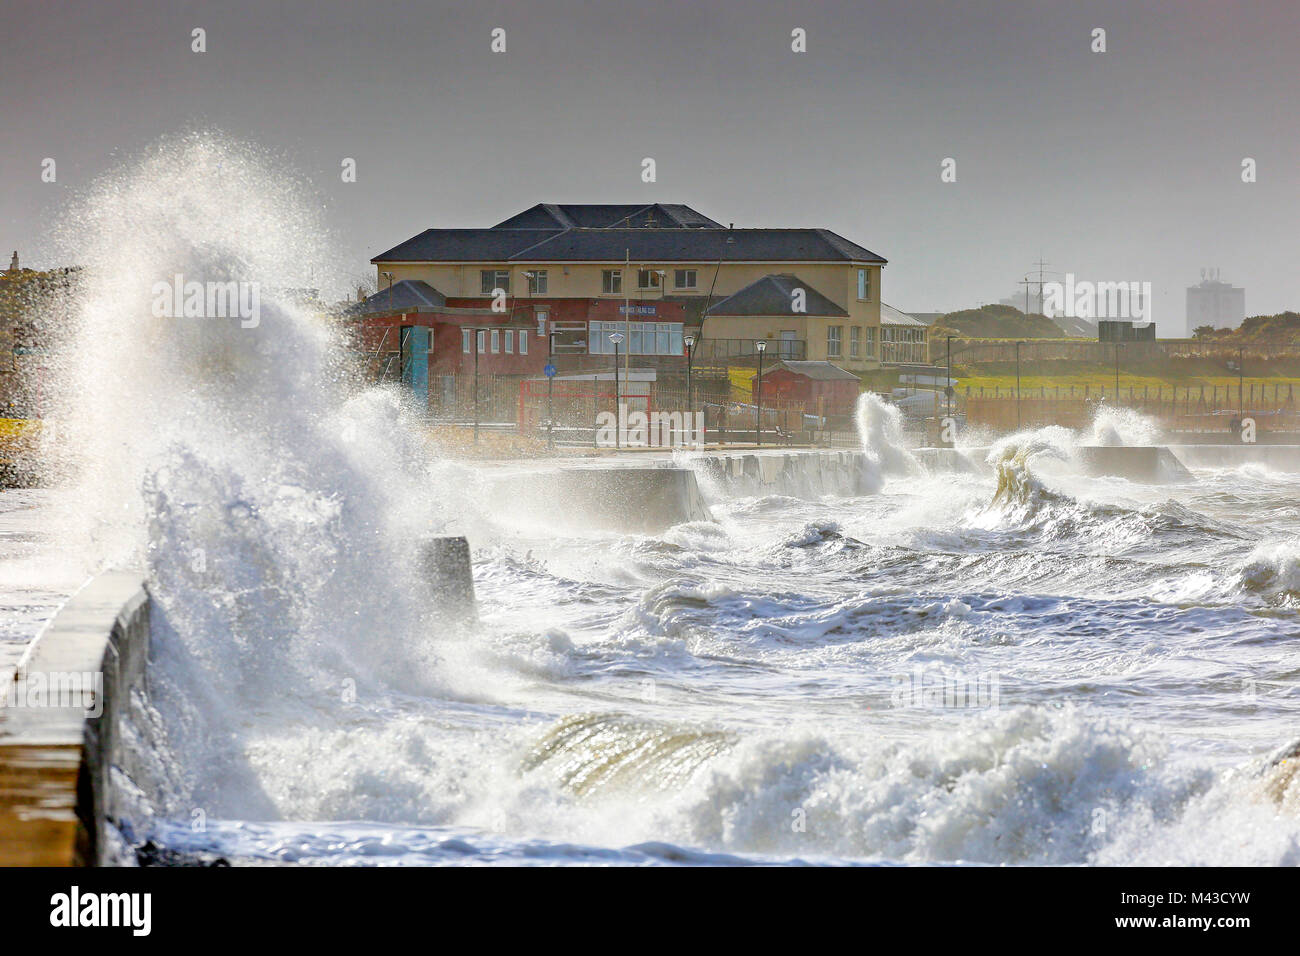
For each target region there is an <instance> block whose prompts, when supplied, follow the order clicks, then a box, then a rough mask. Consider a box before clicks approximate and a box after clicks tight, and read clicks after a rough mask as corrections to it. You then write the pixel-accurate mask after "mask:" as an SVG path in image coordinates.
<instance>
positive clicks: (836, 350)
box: [826, 325, 844, 358]
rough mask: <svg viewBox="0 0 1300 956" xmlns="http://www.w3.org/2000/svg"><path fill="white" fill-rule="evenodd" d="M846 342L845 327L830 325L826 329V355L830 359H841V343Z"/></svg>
mask: <svg viewBox="0 0 1300 956" xmlns="http://www.w3.org/2000/svg"><path fill="white" fill-rule="evenodd" d="M843 340H844V326H842V325H828V326H827V327H826V355H827V357H828V358H839V357H840V343H841V342H842V341H843Z"/></svg>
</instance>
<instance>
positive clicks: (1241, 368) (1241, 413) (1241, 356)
mask: <svg viewBox="0 0 1300 956" xmlns="http://www.w3.org/2000/svg"><path fill="white" fill-rule="evenodd" d="M1245 374H1246V350H1245V349H1244V348H1239V349H1237V417H1238V418H1240V419H1242V421H1245V417H1246V406H1245V404H1244V402H1243V401H1242V397H1241V390H1242V384H1241V383H1242V376H1244V375H1245Z"/></svg>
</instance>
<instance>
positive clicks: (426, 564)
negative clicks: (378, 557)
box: [420, 538, 478, 624]
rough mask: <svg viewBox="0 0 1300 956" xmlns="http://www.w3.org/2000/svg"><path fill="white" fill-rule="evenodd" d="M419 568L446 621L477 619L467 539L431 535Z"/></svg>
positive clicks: (466, 622)
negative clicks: (432, 536)
mask: <svg viewBox="0 0 1300 956" xmlns="http://www.w3.org/2000/svg"><path fill="white" fill-rule="evenodd" d="M420 567H421V569H422V570H423V571H424V577H425V580H426V581H427V582H428V587H429V591H430V593H432V595H433V598H434V602H435V605H436V607H437V609H438V612H439V613H440V614H441V615H442V616H443V618H444V619H445V620H447V621H449V622H455V623H458V624H475V623H477V622H478V609H477V607H476V605H475V601H474V571H473V565H472V564H471V562H470V557H469V541H468V540H466V539H465V538H431V539H430V540H429V541H428V542H426V543H425V545H424V547H423V548H422V549H421V553H420Z"/></svg>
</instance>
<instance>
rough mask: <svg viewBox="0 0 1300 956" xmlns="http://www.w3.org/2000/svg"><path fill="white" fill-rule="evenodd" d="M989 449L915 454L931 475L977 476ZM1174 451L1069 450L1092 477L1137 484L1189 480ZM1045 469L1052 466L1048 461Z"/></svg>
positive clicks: (930, 450)
mask: <svg viewBox="0 0 1300 956" xmlns="http://www.w3.org/2000/svg"><path fill="white" fill-rule="evenodd" d="M989 451H990V449H989V448H987V447H971V448H920V449H917V450H916V451H915V452H914V453H913V454H915V456H916V459H917V460H918V461H919V462H921V464H922V465H923V466H924V467H925V469H926V471H928V472H930V473H932V474H950V473H966V474H969V473H978V472H986V471H989V465H988V463H987V461H986V459H987V457H988V454H989ZM1182 453H1183V449H1182V448H1178V449H1177V452H1175V451H1174V450H1171V449H1170V448H1168V447H1166V446H1164V445H1080V446H1078V447H1076V448H1074V449H1073V450H1072V451H1071V460H1072V462H1073V466H1074V467H1075V468H1077V469H1078V470H1079V471H1081V472H1083V473H1084V474H1085V475H1090V476H1092V477H1094V478H1103V477H1114V478H1127V479H1128V480H1129V481H1140V482H1172V481H1190V480H1192V477H1193V476H1192V473H1191V472H1190V471H1188V470H1187V466H1186V463H1184V462H1183V461H1182V460H1180V456H1181V455H1182ZM1046 467H1048V468H1051V467H1054V462H1053V460H1051V459H1048V460H1047V462H1046Z"/></svg>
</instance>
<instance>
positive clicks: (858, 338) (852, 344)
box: [849, 325, 862, 358]
mask: <svg viewBox="0 0 1300 956" xmlns="http://www.w3.org/2000/svg"><path fill="white" fill-rule="evenodd" d="M861 346H862V329H861V327H859V326H856V325H854V326H852V327H850V328H849V357H850V358H857V357H858V350H859V349H860V348H861Z"/></svg>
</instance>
